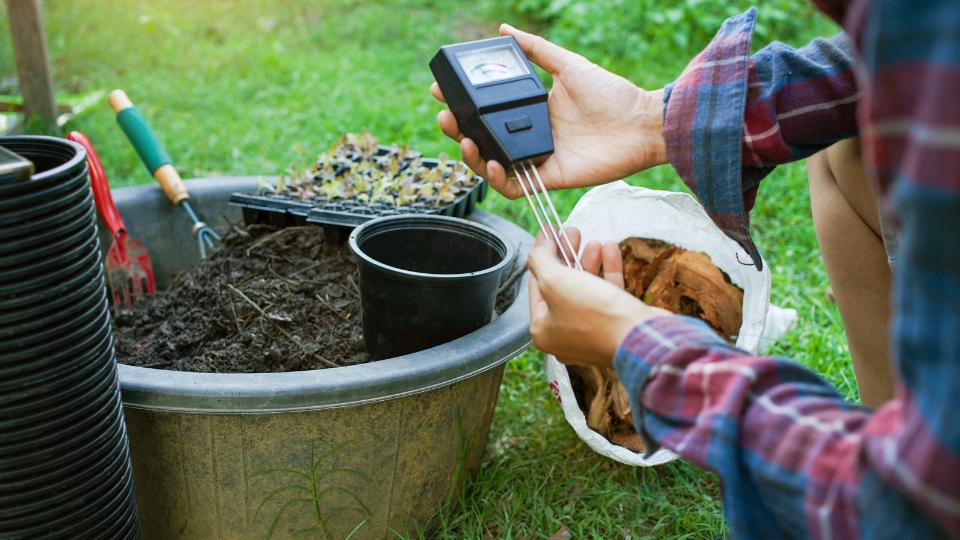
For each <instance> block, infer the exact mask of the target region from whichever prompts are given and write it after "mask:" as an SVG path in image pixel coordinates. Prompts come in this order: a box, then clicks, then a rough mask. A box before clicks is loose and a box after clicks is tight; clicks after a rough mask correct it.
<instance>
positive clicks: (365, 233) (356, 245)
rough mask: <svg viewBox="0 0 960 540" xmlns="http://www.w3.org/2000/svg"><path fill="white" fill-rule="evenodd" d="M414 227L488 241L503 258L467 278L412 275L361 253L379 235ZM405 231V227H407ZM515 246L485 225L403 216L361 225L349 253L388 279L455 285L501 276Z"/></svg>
mask: <svg viewBox="0 0 960 540" xmlns="http://www.w3.org/2000/svg"><path fill="white" fill-rule="evenodd" d="M404 225H406V226H407V227H415V228H420V229H439V230H445V231H450V232H457V233H462V234H463V233H465V234H470V235H472V236H474V237H476V238H478V239H481V240H483V241H486V242H488V243H490V244H491V245H494V242H495V243H496V245H494V247H497V248H500V247H502V250H501V251H502V252H503V258H502V259H501V260H500V262H499V263H497V264H495V265H493V266H491V267H488V268H484V269H483V270H478V271H476V272H468V273H465V274H428V273H425V272H413V271H411V270H404V269H402V268H397V267H395V266H390V265H387V264H384V263H382V262H380V261H378V260H376V259H374V258H373V257H371V256H369V255H367V254H366V253H364V252H363V250H362V249H360V244H361V243H362V242H363V241H364V240H366V239H367V238H369V237H372V236H374V235H376V234H378V233H381V232H386V231H391V230H395V229H397V228H400V227H403V226H404ZM404 228H406V227H404ZM514 249H515V248H514V246H513V245H512V244H511V243H510V242H509V241H507V239H506V238H505V237H504V236H503V235H502V234H500V233H499V232H497V231H495V230H493V229H491V228H490V227H487V226H486V225H482V224H480V223H477V222H475V221H469V220H466V219H461V218H455V217H448V216H437V215H421V214H406V215H401V216H385V217H381V218H377V219H373V220H370V221H368V222H366V223H364V224H363V225H360V226H359V227H357V228H356V229H354V230H353V232H352V233H350V251H351V252H353V254H354V255H355V256H356V257H357V258H358V259H360V260H361V261H362V262H363V263H365V264H366V265H367V266H368V267H370V268H373V269H376V270H377V271H380V272H383V273H385V274H387V275H392V276H396V277H400V278H407V279H418V280H419V279H429V280H431V281H435V282H453V281H462V280H465V279H475V278H478V277H480V276H485V275H488V274H493V273H495V272H500V271H501V270H502V269H503V268H504V267H506V266H507V265H509V264H511V263H512V262H513V252H514Z"/></svg>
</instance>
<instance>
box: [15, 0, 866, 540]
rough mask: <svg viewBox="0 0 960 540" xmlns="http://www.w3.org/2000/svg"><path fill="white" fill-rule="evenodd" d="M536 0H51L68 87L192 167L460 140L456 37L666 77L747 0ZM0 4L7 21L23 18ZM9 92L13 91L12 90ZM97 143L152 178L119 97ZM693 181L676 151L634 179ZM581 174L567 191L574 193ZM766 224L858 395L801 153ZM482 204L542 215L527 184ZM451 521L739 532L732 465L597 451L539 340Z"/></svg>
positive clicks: (119, 172) (564, 202) (766, 186)
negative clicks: (130, 106)
mask: <svg viewBox="0 0 960 540" xmlns="http://www.w3.org/2000/svg"><path fill="white" fill-rule="evenodd" d="M674 4H675V5H672V6H670V7H668V8H663V7H660V6H658V5H657V4H655V3H654V2H652V1H635V2H627V1H625V0H620V1H615V0H610V1H606V2H602V1H599V0H598V1H596V2H574V1H558V0H553V1H549V0H523V1H520V2H496V1H494V0H480V1H474V2H454V1H447V0H434V1H430V0H419V1H415V2H399V1H395V2H388V1H379V2H374V1H366V2H361V1H359V0H351V1H348V0H340V1H320V0H311V1H301V2H275V1H269V0H244V1H242V2H241V1H226V0H220V1H203V2H196V1H190V0H151V1H149V2H148V1H134V0H123V1H119V0H114V1H110V2H102V1H96V0H70V1H68V2H44V10H45V17H46V23H47V39H48V42H49V48H50V55H51V61H52V69H53V73H54V77H55V80H56V84H57V90H58V93H60V94H62V95H68V94H78V93H83V92H89V91H92V90H98V89H103V90H108V91H109V90H111V89H113V88H123V89H124V90H126V91H127V93H128V94H129V96H130V97H131V98H132V100H133V101H134V103H136V104H138V105H139V107H140V108H141V110H142V111H143V112H144V114H145V115H146V117H147V118H148V120H149V121H150V122H151V124H152V125H153V127H154V129H155V130H156V132H157V133H158V134H159V136H160V138H161V139H162V140H163V141H164V142H165V144H166V147H167V150H168V151H169V153H170V154H171V155H172V156H173V158H174V159H175V160H176V162H177V165H178V167H179V169H180V171H181V172H182V173H183V175H184V176H185V177H200V176H222V175H250V174H252V175H258V174H263V175H275V174H279V173H282V172H283V170H284V169H285V168H286V167H287V166H289V165H290V164H291V163H294V162H298V161H299V159H300V155H299V154H298V153H297V151H296V150H295V146H296V145H299V146H300V147H302V148H304V149H306V150H307V151H308V152H318V151H321V150H324V149H326V148H327V147H328V146H329V145H330V144H331V142H333V141H334V140H335V139H336V138H337V137H339V135H340V134H343V133H346V132H350V131H353V132H355V131H358V130H360V129H361V128H363V127H366V128H368V129H370V131H371V132H373V133H374V134H376V135H378V136H379V137H380V138H381V139H382V140H383V141H384V142H387V143H390V142H398V143H401V144H402V143H410V144H411V145H412V146H413V147H414V148H416V149H419V150H422V151H423V152H424V153H426V154H427V155H436V154H438V153H440V152H447V153H450V154H452V155H455V156H456V155H457V147H456V145H455V144H453V143H452V142H451V141H448V140H446V139H445V138H444V137H443V135H442V134H441V133H440V130H439V128H438V127H437V126H436V124H435V121H434V118H435V117H436V113H437V112H438V111H439V110H440V109H441V105H440V104H439V103H437V102H435V101H434V100H433V99H432V98H431V97H430V96H429V94H428V92H427V89H428V87H429V84H430V82H431V81H432V77H431V74H430V71H429V69H428V68H427V62H428V61H429V59H430V57H431V56H432V55H433V54H434V53H435V52H436V50H437V48H438V47H439V46H440V45H442V44H446V43H452V42H457V41H466V40H471V39H479V38H482V37H492V36H494V35H496V28H497V25H498V23H499V22H501V21H508V22H512V23H513V24H515V25H516V26H519V27H525V28H532V29H535V30H537V31H539V32H542V33H544V34H546V35H548V36H551V37H553V38H555V39H556V40H558V41H559V42H561V43H563V44H565V45H566V46H568V47H570V48H574V49H576V50H578V51H580V52H582V53H584V54H585V55H586V56H587V57H588V58H590V59H592V60H594V61H596V62H598V63H601V64H602V65H604V66H605V67H608V68H610V69H612V70H614V71H616V72H617V73H620V74H621V75H624V76H625V77H627V78H628V79H630V80H632V81H634V82H636V83H637V84H640V85H642V86H645V87H649V88H656V87H659V86H662V85H663V84H665V83H668V82H670V81H671V80H672V79H673V78H674V77H675V76H676V75H677V74H678V73H679V71H680V70H681V69H682V68H683V66H684V64H685V63H686V61H687V60H688V59H689V58H690V57H691V56H692V55H693V54H694V53H695V52H696V51H697V50H699V48H700V47H702V46H703V45H704V44H705V43H706V40H708V39H709V37H710V35H711V34H712V32H714V31H715V30H716V28H717V26H718V25H719V23H720V21H722V19H723V17H724V16H726V15H728V14H730V13H731V12H736V11H737V10H738V9H743V8H745V7H746V6H748V4H747V3H746V2H741V1H738V2H735V3H734V4H735V5H734V6H730V5H728V4H727V3H714V4H717V5H714V4H708V3H706V2H703V3H701V2H699V1H695V0H686V1H684V2H675V3H674ZM3 17H5V14H3V15H0V28H5V27H6V25H7V21H6V20H5V19H4V18H3ZM760 20H761V23H762V27H761V28H760V32H759V36H758V38H757V40H758V41H764V40H769V39H772V38H774V37H779V38H781V39H784V40H786V41H788V42H789V43H791V44H801V43H803V42H804V41H805V40H806V39H809V38H810V37H812V36H815V35H828V34H830V33H833V32H834V31H835V28H834V27H832V26H831V25H830V24H828V23H826V22H823V21H822V20H821V19H819V18H817V16H816V15H814V14H813V12H812V10H810V9H809V8H807V7H806V6H805V5H804V4H803V3H802V0H778V1H772V2H765V3H764V7H763V8H762V9H761V19H760ZM14 76H15V73H14V69H13V62H12V50H11V46H10V43H9V35H8V34H7V33H0V94H8V95H13V94H15V93H16V84H15V81H14V80H13V77H14ZM0 97H2V96H0ZM67 128H68V129H78V130H81V131H83V132H85V133H86V134H87V135H88V136H89V137H90V138H91V139H92V141H93V142H94V144H95V145H96V146H97V149H98V151H99V153H100V156H101V158H102V160H103V162H104V165H105V167H106V169H107V173H108V176H109V178H110V179H111V184H112V185H113V186H115V187H120V186H128V185H133V184H141V183H147V182H150V181H151V180H152V179H151V178H150V176H149V174H148V173H147V171H146V170H145V169H144V167H143V166H142V165H141V164H140V162H139V161H138V158H137V157H136V155H135V154H134V152H133V150H132V148H131V147H130V145H129V144H128V143H127V142H126V140H125V139H124V138H123V136H122V134H121V132H120V130H119V129H118V127H117V126H116V124H115V122H114V120H113V116H112V114H111V112H110V110H109V107H108V106H107V105H106V103H105V102H104V103H102V104H100V105H99V106H97V107H95V108H94V109H93V110H90V111H89V112H88V113H86V114H84V115H82V116H81V117H79V118H77V119H76V120H74V121H72V122H71V123H70V124H69V125H68V126H67ZM629 181H630V182H631V183H633V184H635V185H643V186H647V187H651V188H657V189H670V190H685V188H684V187H683V186H682V184H681V183H680V181H679V179H678V178H677V177H676V175H675V174H674V173H673V171H672V170H671V169H669V168H668V167H661V168H659V169H655V170H651V171H648V172H645V173H642V174H640V175H637V176H636V177H633V178H631V179H629ZM582 193H583V190H571V191H569V192H563V193H556V194H555V195H554V200H555V202H557V203H558V207H559V208H560V209H561V210H562V212H564V213H566V212H569V210H570V209H571V208H572V207H573V205H574V204H575V203H576V201H577V199H578V198H579V197H580V195H581V194H582ZM758 201H759V202H758V204H757V207H756V209H755V210H754V212H753V218H752V222H753V227H754V231H755V238H756V239H757V241H758V244H759V246H760V250H761V252H762V253H763V255H764V257H765V258H766V259H767V261H768V263H769V265H770V268H771V270H772V274H773V302H774V303H776V304H778V305H781V306H784V307H792V308H795V309H797V311H799V312H800V325H799V327H798V328H797V330H795V331H794V332H792V333H791V334H790V335H788V336H787V337H786V338H784V339H783V340H782V341H781V342H780V343H779V344H778V345H777V346H776V348H775V350H774V351H772V352H774V353H776V354H782V355H785V356H789V357H792V358H794V359H796V360H798V361H800V362H802V363H804V364H807V365H809V366H810V367H812V368H814V369H816V370H817V371H818V372H819V373H821V374H823V376H824V377H825V378H827V379H828V380H829V381H831V382H832V383H834V384H836V385H837V386H838V387H839V388H840V390H841V392H843V393H844V394H845V395H847V396H848V397H849V398H850V399H853V400H856V399H857V392H856V386H855V384H854V381H853V372H852V369H851V367H850V364H849V355H848V351H847V345H846V339H845V337H844V334H843V327H842V324H841V322H840V318H839V315H838V312H837V309H836V306H835V305H833V304H832V303H830V302H829V301H828V299H827V297H826V295H825V294H824V291H825V289H826V288H827V286H828V282H827V277H826V272H825V270H824V267H823V263H822V260H821V258H820V252H819V250H818V248H817V243H816V237H815V235H814V231H813V226H812V223H811V220H810V202H809V197H808V193H807V188H806V175H805V170H804V167H803V164H794V165H791V166H785V167H780V168H779V169H777V170H776V171H775V172H774V173H773V174H772V175H771V176H770V177H769V178H768V179H767V180H765V182H764V183H763V185H762V186H761V189H760V195H759V197H758ZM484 208H485V209H486V210H489V211H492V212H495V213H497V214H500V215H502V216H505V217H507V218H509V219H511V220H514V221H516V222H518V223H520V224H522V225H523V226H525V227H526V228H528V229H530V230H531V231H533V230H534V229H533V226H534V223H533V222H532V216H530V215H529V211H528V209H527V208H526V206H525V204H524V203H522V202H510V201H507V200H505V199H503V198H501V197H499V196H497V195H496V194H494V195H493V196H491V197H489V198H488V200H487V201H486V202H485V203H484ZM437 519H438V520H441V521H442V525H441V527H440V531H439V532H438V533H437V536H438V537H442V538H547V537H549V536H550V535H551V534H552V533H554V532H555V531H557V530H558V529H560V528H561V527H562V526H564V525H566V526H567V527H568V528H569V529H570V531H572V533H573V535H574V537H575V538H705V539H713V538H714V537H716V536H718V535H721V536H722V535H724V534H725V527H724V521H723V518H722V513H721V504H720V492H719V486H718V482H717V480H716V478H715V477H714V476H713V475H711V474H708V473H704V472H701V471H698V470H697V469H695V468H693V467H692V466H690V465H688V464H686V463H683V462H674V463H671V464H668V465H665V466H662V467H658V468H652V469H643V468H632V467H626V466H622V465H620V464H617V463H614V462H612V461H609V460H607V459H604V458H600V457H598V456H597V455H596V454H594V453H593V452H592V451H591V450H590V449H589V448H587V447H586V446H585V445H584V444H583V443H581V442H580V441H579V439H577V437H576V436H575V435H574V433H573V431H572V430H571V429H570V428H569V427H568V426H567V424H566V422H565V420H564V419H563V415H562V413H561V411H560V409H559V407H558V406H557V404H556V403H555V402H554V400H553V397H552V396H551V393H550V391H549V389H548V388H547V385H546V383H545V381H544V378H543V369H542V359H541V356H540V354H539V353H537V352H536V351H534V350H530V351H527V352H525V353H524V354H522V355H521V356H519V357H518V358H516V359H514V360H512V361H511V362H510V363H509V364H508V366H507V371H506V376H505V379H504V382H503V386H502V391H501V394H500V400H499V403H498V406H497V409H496V412H495V416H494V423H493V428H492V432H491V435H490V443H489V445H488V455H487V456H486V458H485V460H484V465H483V468H482V470H481V473H480V476H479V478H478V479H477V480H476V482H475V483H474V484H473V487H472V491H471V492H470V493H469V494H467V495H466V496H465V498H464V500H463V504H462V506H461V508H460V509H458V510H457V511H454V512H449V513H447V514H446V515H444V516H443V517H442V519H441V518H440V517H438V518H437Z"/></svg>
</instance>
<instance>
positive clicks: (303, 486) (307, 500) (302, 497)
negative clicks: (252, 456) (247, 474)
mask: <svg viewBox="0 0 960 540" xmlns="http://www.w3.org/2000/svg"><path fill="white" fill-rule="evenodd" d="M351 442H353V441H352V440H351V441H346V442H343V443H340V444H338V445H337V446H334V447H333V448H331V449H329V450H327V451H326V452H324V453H323V454H322V455H321V456H320V457H319V458H317V457H316V456H315V449H316V443H314V444H312V445H310V467H309V468H308V472H306V473H304V472H302V471H296V470H293V469H267V470H265V471H259V472H256V473H253V474H252V475H251V477H257V476H265V475H269V474H281V475H288V476H290V475H292V476H294V477H296V478H297V479H298V480H297V483H293V484H286V485H283V486H281V487H279V488H277V489H275V490H273V491H271V492H270V493H269V494H267V496H266V497H265V498H264V499H263V502H261V503H260V506H258V507H257V512H256V515H260V510H261V509H263V505H265V504H266V503H267V502H268V501H270V500H271V499H273V498H274V497H276V496H279V495H281V494H284V493H287V492H295V493H296V494H297V495H298V496H295V497H294V498H292V499H289V500H287V501H286V502H285V503H283V505H282V506H281V507H280V510H278V511H277V515H276V516H274V518H273V521H272V522H271V523H270V528H269V529H267V535H266V538H267V540H269V539H270V537H271V536H273V531H274V530H275V529H276V527H277V523H278V522H279V521H280V518H281V517H282V516H283V513H284V512H285V511H286V510H287V508H290V507H292V506H295V505H298V504H307V505H310V506H311V508H312V509H313V518H314V522H315V523H316V526H315V527H311V528H308V529H304V530H302V531H300V532H298V533H297V534H295V535H294V538H300V537H305V536H312V535H317V534H318V535H320V537H321V538H327V537H328V535H329V532H328V530H327V527H326V522H327V520H328V519H330V518H331V517H332V516H334V515H336V514H338V513H340V512H345V511H352V512H356V513H358V514H360V515H361V516H363V518H364V519H363V521H361V522H360V523H358V524H357V525H356V527H354V528H353V530H352V531H351V532H350V534H349V535H348V536H347V538H350V537H351V536H353V533H355V532H357V531H358V530H359V529H360V528H361V527H362V526H363V525H364V524H365V523H366V522H367V518H368V515H369V511H368V510H367V507H366V505H364V504H363V501H361V500H360V499H359V498H358V497H357V496H356V495H354V494H353V493H351V492H350V491H349V490H348V489H345V488H342V487H340V486H336V485H328V486H326V487H322V485H321V484H322V483H323V480H324V479H325V478H327V477H328V476H331V475H334V474H353V475H357V476H361V477H363V478H365V479H367V480H368V481H369V480H370V477H369V476H367V475H365V474H363V473H362V472H360V471H356V470H354V469H345V468H330V469H326V470H324V471H322V472H319V473H318V472H317V469H318V467H319V465H320V462H321V461H323V460H324V459H326V458H328V457H330V456H331V455H333V454H334V453H336V452H338V451H339V450H341V449H343V448H344V447H345V446H347V445H348V444H350V443H351ZM333 491H340V492H343V493H346V494H347V495H349V496H350V497H351V498H352V499H353V500H354V501H356V503H357V506H356V507H352V508H350V507H344V506H339V507H336V508H333V509H331V510H327V511H324V510H321V504H320V501H321V499H323V497H324V496H325V495H327V494H328V493H331V492H333Z"/></svg>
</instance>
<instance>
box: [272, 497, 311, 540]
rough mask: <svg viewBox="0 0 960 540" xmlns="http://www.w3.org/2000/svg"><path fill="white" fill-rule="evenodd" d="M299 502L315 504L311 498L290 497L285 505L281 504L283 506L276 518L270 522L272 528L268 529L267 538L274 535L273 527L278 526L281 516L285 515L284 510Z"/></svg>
mask: <svg viewBox="0 0 960 540" xmlns="http://www.w3.org/2000/svg"><path fill="white" fill-rule="evenodd" d="M297 503H306V504H311V505H312V504H313V501H312V500H310V499H290V500H289V501H287V502H285V503H283V506H281V507H280V510H279V511H278V512H277V516H276V517H275V518H273V522H272V523H271V524H270V528H269V529H267V537H266V540H270V537H271V536H273V529H274V528H276V526H277V523H278V522H279V521H280V516H282V515H283V512H284V511H285V510H286V509H287V508H289V507H290V506H291V505H294V504H297Z"/></svg>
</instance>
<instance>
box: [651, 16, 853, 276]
mask: <svg viewBox="0 0 960 540" xmlns="http://www.w3.org/2000/svg"><path fill="white" fill-rule="evenodd" d="M755 24H756V10H755V9H751V10H749V11H747V12H746V13H744V14H742V15H739V16H737V17H733V18H731V19H729V20H728V21H727V22H726V23H724V25H723V27H722V28H721V29H720V32H719V33H718V34H717V37H716V38H715V39H714V40H713V41H712V42H711V43H710V45H708V46H707V48H706V49H704V51H703V52H701V53H700V54H699V55H697V57H696V58H694V59H693V61H691V62H690V64H689V65H688V66H687V68H686V69H685V70H684V72H683V73H682V74H681V75H680V77H679V78H677V80H676V81H674V82H673V83H672V84H670V85H668V86H667V87H666V89H665V92H664V101H665V102H666V106H665V108H664V126H663V135H664V140H665V142H666V149H667V158H668V159H669V160H670V163H671V164H672V165H673V166H674V168H675V169H676V171H677V174H679V175H680V178H682V179H683V181H684V183H685V184H686V185H687V187H689V188H690V190H691V191H693V193H694V194H695V195H696V196H697V198H698V199H699V200H700V203H701V204H702V205H703V207H704V209H705V210H706V211H707V214H708V215H709V216H710V218H711V219H713V221H714V222H715V223H716V224H717V225H718V226H719V227H720V229H722V230H723V231H724V232H725V233H726V234H727V235H728V236H730V237H731V238H733V239H734V240H736V241H737V242H738V243H739V244H740V245H741V246H743V248H744V249H745V250H746V251H747V253H749V254H750V256H751V258H752V259H753V261H754V263H755V264H757V265H758V267H760V265H762V260H761V259H760V254H759V252H758V251H757V248H756V246H755V245H754V243H753V240H752V238H751V237H750V230H749V223H750V221H749V212H750V210H751V209H752V208H753V203H754V201H755V199H756V194H757V188H758V186H759V184H760V181H761V180H762V179H763V178H764V177H766V176H767V174H769V173H770V171H772V170H773V168H774V167H775V166H776V165H779V164H782V163H787V162H791V161H797V160H799V159H803V158H805V157H807V156H809V155H812V154H814V153H816V152H818V151H820V150H822V149H824V148H826V147H827V146H829V145H831V144H833V143H835V142H837V141H838V140H840V139H844V138H849V137H853V136H856V135H857V123H856V113H855V108H856V102H857V100H858V99H859V97H860V93H859V92H858V90H857V85H856V75H855V72H854V61H853V55H852V49H851V46H850V42H849V40H848V39H847V37H846V36H845V35H843V34H841V35H838V36H836V37H834V38H833V39H829V40H828V39H815V40H813V41H812V42H811V43H809V44H808V45H806V46H805V47H802V48H800V49H793V48H791V47H788V46H786V45H784V44H782V43H773V44H771V45H769V46H767V47H765V48H763V49H762V50H760V51H759V52H757V54H755V55H753V56H752V57H751V56H749V52H750V40H751V36H752V34H753V28H754V25H755Z"/></svg>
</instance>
